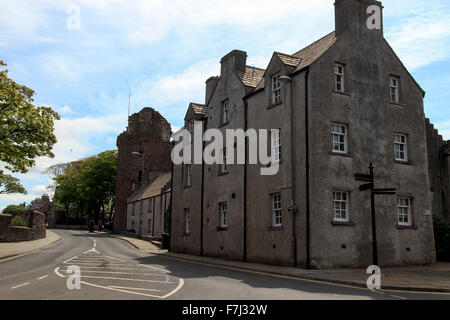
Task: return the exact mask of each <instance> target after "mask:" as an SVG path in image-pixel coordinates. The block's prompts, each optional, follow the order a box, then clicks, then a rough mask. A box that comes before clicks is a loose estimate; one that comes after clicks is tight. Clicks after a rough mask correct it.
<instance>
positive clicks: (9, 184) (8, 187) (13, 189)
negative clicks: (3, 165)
mask: <svg viewBox="0 0 450 320" xmlns="http://www.w3.org/2000/svg"><path fill="white" fill-rule="evenodd" d="M12 193H23V194H26V193H27V191H26V190H25V188H24V187H23V186H22V185H21V184H20V181H19V179H17V178H14V177H13V176H10V175H9V174H4V173H3V171H1V170H0V194H12Z"/></svg>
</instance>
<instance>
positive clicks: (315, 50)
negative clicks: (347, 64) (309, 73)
mask: <svg viewBox="0 0 450 320" xmlns="http://www.w3.org/2000/svg"><path fill="white" fill-rule="evenodd" d="M335 43H336V34H335V32H334V31H333V32H331V33H329V34H327V35H326V36H325V37H323V38H321V39H319V40H317V41H316V42H314V43H312V44H310V45H309V46H307V47H305V48H303V49H302V50H300V51H298V52H296V53H294V54H293V56H294V57H297V58H300V59H302V61H301V62H300V64H299V65H297V68H296V69H295V71H299V70H301V69H303V68H305V67H307V66H310V65H311V64H313V63H314V62H315V61H316V60H317V59H319V58H320V57H321V56H322V55H323V54H324V53H325V52H326V51H327V50H328V49H330V48H331V46H332V45H333V44H335ZM295 71H294V72H295Z"/></svg>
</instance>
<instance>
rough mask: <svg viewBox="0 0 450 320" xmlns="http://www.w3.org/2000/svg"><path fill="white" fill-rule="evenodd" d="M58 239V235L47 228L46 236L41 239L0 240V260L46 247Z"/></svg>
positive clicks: (59, 238)
mask: <svg viewBox="0 0 450 320" xmlns="http://www.w3.org/2000/svg"><path fill="white" fill-rule="evenodd" d="M60 240H61V237H60V236H58V235H57V234H56V233H54V232H52V231H50V230H47V234H46V237H45V238H43V239H39V240H33V241H21V242H0V261H4V260H9V259H11V258H14V257H18V256H21V255H24V254H29V253H32V252H35V251H38V250H41V249H44V248H47V247H49V246H51V245H53V244H55V243H57V242H58V241H60Z"/></svg>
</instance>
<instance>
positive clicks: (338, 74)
mask: <svg viewBox="0 0 450 320" xmlns="http://www.w3.org/2000/svg"><path fill="white" fill-rule="evenodd" d="M339 86H340V88H339ZM334 90H336V91H337V92H345V66H344V65H343V64H340V63H335V64H334Z"/></svg>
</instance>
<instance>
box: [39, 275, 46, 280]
mask: <svg viewBox="0 0 450 320" xmlns="http://www.w3.org/2000/svg"><path fill="white" fill-rule="evenodd" d="M47 277H48V275H45V276H42V277H40V278H38V280H42V279H45V278H47Z"/></svg>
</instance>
